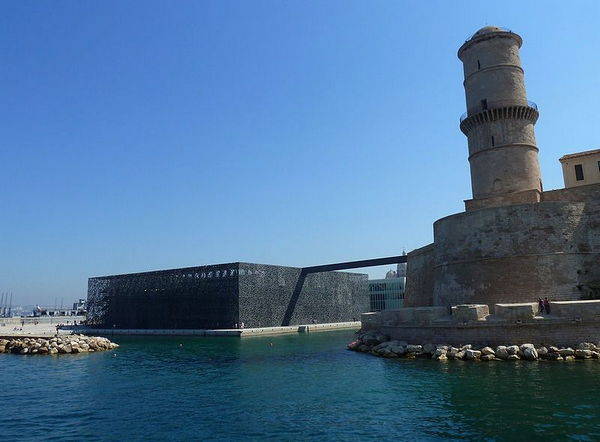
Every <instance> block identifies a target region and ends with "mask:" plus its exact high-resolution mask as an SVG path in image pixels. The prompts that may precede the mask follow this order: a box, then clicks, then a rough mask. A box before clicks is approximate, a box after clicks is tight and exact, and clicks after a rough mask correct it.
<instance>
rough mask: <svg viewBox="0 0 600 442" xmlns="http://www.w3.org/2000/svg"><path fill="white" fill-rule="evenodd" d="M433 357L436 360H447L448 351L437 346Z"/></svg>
mask: <svg viewBox="0 0 600 442" xmlns="http://www.w3.org/2000/svg"><path fill="white" fill-rule="evenodd" d="M431 358H432V359H435V360H436V361H445V360H447V359H448V356H447V351H446V350H445V349H443V348H437V349H435V351H434V352H433V355H432V356H431Z"/></svg>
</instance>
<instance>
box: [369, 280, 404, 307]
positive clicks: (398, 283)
mask: <svg viewBox="0 0 600 442" xmlns="http://www.w3.org/2000/svg"><path fill="white" fill-rule="evenodd" d="M405 284H406V278H387V279H372V280H370V281H369V282H368V286H369V289H368V291H369V299H370V307H371V310H370V311H372V312H378V311H381V310H390V309H395V308H400V307H402V305H403V304H404V286H405Z"/></svg>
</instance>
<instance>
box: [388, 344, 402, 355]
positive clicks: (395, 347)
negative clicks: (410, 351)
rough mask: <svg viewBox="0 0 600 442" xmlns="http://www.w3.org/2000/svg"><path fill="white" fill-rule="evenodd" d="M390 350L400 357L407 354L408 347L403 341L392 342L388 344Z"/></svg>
mask: <svg viewBox="0 0 600 442" xmlns="http://www.w3.org/2000/svg"><path fill="white" fill-rule="evenodd" d="M388 348H389V349H390V351H392V352H394V353H396V354H397V355H398V356H402V355H403V354H404V353H406V345H404V342H401V341H390V342H389V343H388Z"/></svg>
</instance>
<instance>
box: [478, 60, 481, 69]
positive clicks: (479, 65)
mask: <svg viewBox="0 0 600 442" xmlns="http://www.w3.org/2000/svg"><path fill="white" fill-rule="evenodd" d="M479 69H481V63H479V60H477V70H479Z"/></svg>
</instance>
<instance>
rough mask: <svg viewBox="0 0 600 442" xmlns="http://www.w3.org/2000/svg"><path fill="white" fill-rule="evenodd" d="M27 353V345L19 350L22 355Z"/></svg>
mask: <svg viewBox="0 0 600 442" xmlns="http://www.w3.org/2000/svg"><path fill="white" fill-rule="evenodd" d="M27 353H29V349H28V348H27V347H23V348H22V349H21V350H20V351H19V354H22V355H26V354H27Z"/></svg>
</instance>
